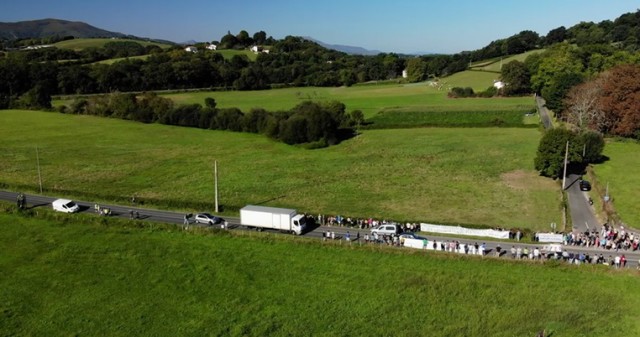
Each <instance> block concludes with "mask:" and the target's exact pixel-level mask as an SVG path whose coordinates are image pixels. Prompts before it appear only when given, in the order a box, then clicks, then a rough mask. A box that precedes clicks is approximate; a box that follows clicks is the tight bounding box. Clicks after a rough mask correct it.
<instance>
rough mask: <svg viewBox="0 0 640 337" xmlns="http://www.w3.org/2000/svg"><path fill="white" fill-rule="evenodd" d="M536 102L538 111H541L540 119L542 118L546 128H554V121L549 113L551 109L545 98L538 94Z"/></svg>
mask: <svg viewBox="0 0 640 337" xmlns="http://www.w3.org/2000/svg"><path fill="white" fill-rule="evenodd" d="M536 104H537V105H538V112H539V113H540V119H541V120H542V125H544V128H545V129H546V130H549V129H551V128H553V123H551V116H550V115H549V109H547V106H546V102H545V100H544V98H542V97H540V96H537V95H536Z"/></svg>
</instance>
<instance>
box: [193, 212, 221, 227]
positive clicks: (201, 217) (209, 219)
mask: <svg viewBox="0 0 640 337" xmlns="http://www.w3.org/2000/svg"><path fill="white" fill-rule="evenodd" d="M194 221H195V223H199V224H205V225H217V224H219V223H221V222H223V221H224V220H223V219H222V218H220V217H217V216H215V215H211V214H209V213H198V214H196V216H195V217H194Z"/></svg>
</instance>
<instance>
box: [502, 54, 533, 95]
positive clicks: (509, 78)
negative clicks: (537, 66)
mask: <svg viewBox="0 0 640 337" xmlns="http://www.w3.org/2000/svg"><path fill="white" fill-rule="evenodd" d="M530 78H531V75H530V74H529V69H528V68H527V66H526V65H525V64H524V63H522V62H520V61H511V62H509V63H507V64H505V65H504V66H503V67H502V81H503V82H504V83H506V86H505V88H504V93H505V95H521V94H525V93H528V92H530V91H531V83H530Z"/></svg>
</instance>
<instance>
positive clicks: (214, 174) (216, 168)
mask: <svg viewBox="0 0 640 337" xmlns="http://www.w3.org/2000/svg"><path fill="white" fill-rule="evenodd" d="M213 178H214V181H215V190H216V213H218V212H220V210H219V208H218V161H217V160H216V161H214V162H213Z"/></svg>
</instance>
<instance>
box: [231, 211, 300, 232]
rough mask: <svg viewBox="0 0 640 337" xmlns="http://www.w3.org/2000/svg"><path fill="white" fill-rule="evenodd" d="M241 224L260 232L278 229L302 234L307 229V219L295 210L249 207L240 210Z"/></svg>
mask: <svg viewBox="0 0 640 337" xmlns="http://www.w3.org/2000/svg"><path fill="white" fill-rule="evenodd" d="M240 224H241V225H243V226H246V227H248V228H255V229H258V230H261V229H264V228H270V229H277V230H280V231H285V232H291V233H293V234H296V235H300V234H302V232H304V230H305V229H306V228H307V224H306V218H305V216H304V215H302V214H298V212H296V210H295V209H289V208H276V207H265V206H254V205H247V206H245V207H243V208H242V209H240Z"/></svg>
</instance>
